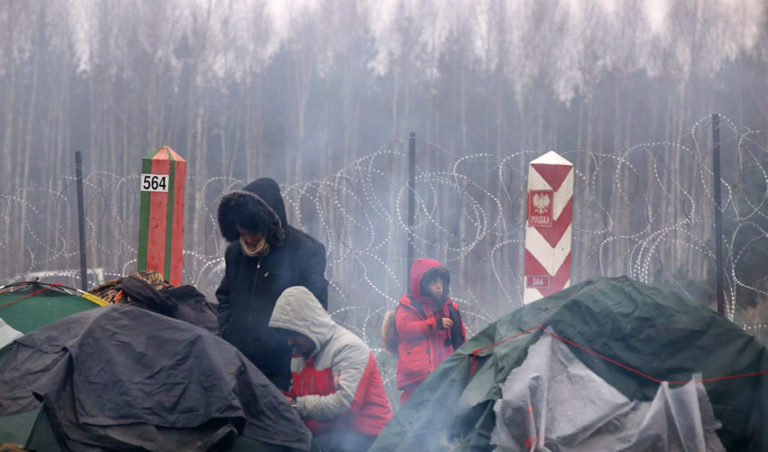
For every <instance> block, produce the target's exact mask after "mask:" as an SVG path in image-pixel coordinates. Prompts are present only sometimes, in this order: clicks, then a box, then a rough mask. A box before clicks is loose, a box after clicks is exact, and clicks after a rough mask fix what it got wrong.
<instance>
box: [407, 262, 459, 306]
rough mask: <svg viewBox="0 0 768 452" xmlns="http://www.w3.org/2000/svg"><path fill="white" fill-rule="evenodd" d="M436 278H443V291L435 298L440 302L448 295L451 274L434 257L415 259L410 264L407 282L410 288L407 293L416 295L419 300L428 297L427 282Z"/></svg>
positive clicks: (412, 295)
mask: <svg viewBox="0 0 768 452" xmlns="http://www.w3.org/2000/svg"><path fill="white" fill-rule="evenodd" d="M437 278H441V279H442V280H443V293H442V295H441V296H440V297H439V299H437V300H436V301H438V302H441V303H442V302H443V301H445V299H446V298H447V297H448V289H449V287H450V284H451V274H450V273H449V272H448V269H447V268H445V267H444V266H443V264H441V263H440V262H438V261H436V260H434V259H416V260H415V261H413V265H412V266H411V278H410V281H409V284H408V287H409V289H410V291H409V294H410V295H411V297H416V298H419V299H421V300H424V299H428V298H430V293H429V287H428V286H429V283H431V282H433V281H434V280H435V279H437Z"/></svg>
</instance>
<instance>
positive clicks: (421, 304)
mask: <svg viewBox="0 0 768 452" xmlns="http://www.w3.org/2000/svg"><path fill="white" fill-rule="evenodd" d="M437 277H440V278H442V279H443V284H444V292H443V294H444V295H443V297H441V299H440V300H436V299H435V298H433V297H431V296H428V295H427V294H429V291H428V288H427V287H426V286H427V285H428V283H429V282H430V281H433V280H434V279H435V278H437ZM449 285H450V275H449V273H448V270H447V269H446V268H445V267H443V265H442V264H441V263H440V262H438V261H436V260H434V259H416V260H415V261H414V263H413V265H412V266H411V275H410V280H409V294H407V295H403V297H402V298H401V299H400V302H399V304H398V307H397V310H396V313H395V323H396V329H397V335H398V339H399V344H398V348H397V355H398V359H397V376H396V378H397V387H398V389H400V390H402V391H403V396H402V397H401V403H405V401H406V400H407V399H408V397H409V396H410V395H411V393H412V392H413V391H414V390H415V389H416V387H417V386H418V385H419V383H421V382H422V381H423V380H424V379H426V378H427V377H428V376H429V375H430V374H431V373H432V372H434V371H435V369H436V368H437V366H439V365H440V363H441V362H443V360H445V359H446V358H447V357H448V356H450V355H451V354H452V353H453V351H454V350H455V349H456V348H458V347H459V346H461V344H463V343H464V341H465V340H466V331H465V329H464V322H463V321H462V319H461V314H460V313H459V307H458V305H456V303H454V302H453V300H451V299H450V298H448V297H447V296H446V295H447V293H448V287H449ZM446 317H447V318H450V319H451V320H452V321H453V325H452V326H451V327H450V328H443V322H442V319H443V318H446Z"/></svg>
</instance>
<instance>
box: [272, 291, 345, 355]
mask: <svg viewBox="0 0 768 452" xmlns="http://www.w3.org/2000/svg"><path fill="white" fill-rule="evenodd" d="M269 326H270V327H272V328H282V329H285V330H290V331H293V332H296V333H300V334H303V335H304V336H307V337H308V338H310V339H311V340H312V342H314V344H315V351H317V350H319V349H320V347H321V346H322V345H323V344H324V343H325V342H327V341H328V339H330V337H331V335H332V334H333V330H334V329H335V328H336V323H335V322H334V321H333V319H332V318H331V316H330V314H328V312H326V311H325V309H323V306H322V305H321V304H320V302H319V301H318V300H317V298H315V296H314V295H313V294H312V292H310V291H309V289H307V288H306V287H303V286H294V287H289V288H287V289H285V290H284V291H283V293H282V294H280V296H279V297H278V298H277V302H276V303H275V309H274V310H273V311H272V318H271V319H270V320H269Z"/></svg>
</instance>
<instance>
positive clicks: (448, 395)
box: [371, 277, 768, 452]
mask: <svg viewBox="0 0 768 452" xmlns="http://www.w3.org/2000/svg"><path fill="white" fill-rule="evenodd" d="M542 326H543V327H551V328H553V330H554V331H557V333H558V335H560V336H561V337H562V338H564V339H566V340H569V341H571V343H575V344H580V345H581V346H583V347H585V348H586V349H588V350H589V351H592V352H595V353H599V354H600V355H602V356H603V358H601V357H599V356H596V355H594V354H592V353H589V352H588V351H586V350H582V349H580V348H578V347H574V346H572V345H569V348H570V349H571V351H572V352H573V354H574V355H575V356H576V357H577V358H578V359H579V361H581V362H582V363H584V365H586V367H587V368H589V369H590V370H591V371H592V372H594V373H595V374H597V375H598V376H599V377H600V378H601V379H603V380H604V381H606V382H607V383H608V384H609V385H610V386H612V387H614V388H615V389H617V390H618V391H619V392H620V393H622V394H623V395H624V396H625V397H627V398H628V399H630V400H638V401H650V400H653V398H654V396H655V395H656V393H657V392H658V388H659V384H660V381H661V380H665V381H669V382H686V381H689V380H690V379H691V378H692V376H693V374H695V373H701V375H702V377H703V379H704V387H705V388H706V391H707V395H708V397H709V400H710V402H711V404H712V408H713V410H714V414H715V418H716V419H717V420H718V421H719V422H720V423H721V424H722V428H721V429H719V430H718V431H717V433H718V436H719V438H720V441H721V442H722V444H723V445H724V446H725V448H726V449H727V450H731V451H764V450H768V429H766V428H764V426H765V425H768V354H767V353H766V347H765V346H763V345H762V344H760V343H759V342H758V341H757V340H756V339H755V338H754V337H752V336H750V335H749V334H747V333H745V332H744V331H743V330H742V329H741V328H739V327H737V326H736V325H734V324H733V323H732V322H730V321H728V320H727V319H725V318H723V317H721V316H719V315H718V314H717V313H715V312H713V311H712V310H710V309H708V308H707V307H706V306H703V305H701V304H697V303H694V302H692V301H689V300H688V299H686V298H685V297H684V296H683V295H681V294H680V293H678V292H673V291H668V290H665V289H662V288H658V287H652V286H648V285H645V284H642V283H639V282H637V281H633V280H631V279H629V278H626V277H619V278H600V279H593V280H588V281H585V282H583V283H580V284H578V285H575V286H573V287H570V288H568V289H565V290H563V291H560V292H557V293H555V294H552V295H550V296H549V297H546V298H544V299H541V300H539V301H536V302H534V303H531V304H528V305H526V306H524V307H521V308H519V309H517V310H516V311H514V312H512V313H511V314H509V315H507V316H505V317H503V318H501V319H500V320H498V321H497V322H495V323H493V324H491V325H489V326H488V327H486V328H485V329H484V330H482V331H481V332H480V333H479V334H477V335H476V336H475V337H473V338H472V339H470V340H468V341H467V343H465V344H464V345H463V346H462V347H460V348H459V349H458V350H457V351H456V352H455V353H454V354H453V355H452V356H450V357H449V358H448V359H446V360H445V361H444V362H443V363H442V364H441V365H440V367H438V368H437V369H436V371H435V372H434V373H433V374H432V375H431V376H430V377H429V378H428V379H427V380H425V381H424V383H422V385H421V386H420V387H419V388H418V389H417V390H416V391H415V392H414V393H413V395H412V396H411V398H410V399H409V400H408V402H407V403H406V404H404V405H403V406H402V407H401V409H400V410H399V411H398V412H397V414H396V415H395V416H394V418H393V419H392V421H390V423H389V424H388V425H387V427H386V428H385V429H384V430H383V431H382V432H381V434H380V435H379V437H378V439H377V440H376V442H375V443H374V445H373V447H372V448H371V451H411V450H419V451H420V452H428V451H431V450H445V449H446V448H449V449H453V450H457V451H461V450H489V448H490V447H491V446H490V439H491V432H492V430H493V428H494V425H495V421H496V419H495V414H494V411H493V406H494V404H495V402H496V400H498V399H499V398H501V396H502V392H501V385H502V383H503V382H504V381H505V380H506V379H507V377H508V376H509V374H510V372H511V371H512V370H513V369H515V368H516V367H518V366H519V365H520V364H521V363H522V362H523V361H524V360H525V358H526V356H527V354H528V348H529V346H531V345H532V344H534V343H535V342H536V341H537V340H538V339H539V337H540V336H541V335H542V334H544V332H543V330H542V329H541V328H540V327H542ZM608 360H614V361H615V362H616V363H620V364H623V365H625V366H628V367H630V368H632V369H635V370H638V371H639V372H642V373H643V375H640V374H638V373H636V372H633V371H630V370H628V369H626V368H623V367H621V366H619V365H617V364H615V363H613V362H610V361H608ZM750 374H751V375H750ZM739 375H745V376H744V377H740V378H723V377H729V376H739ZM648 377H650V378H648ZM447 407H450V409H446V408H447ZM523 440H524V439H523Z"/></svg>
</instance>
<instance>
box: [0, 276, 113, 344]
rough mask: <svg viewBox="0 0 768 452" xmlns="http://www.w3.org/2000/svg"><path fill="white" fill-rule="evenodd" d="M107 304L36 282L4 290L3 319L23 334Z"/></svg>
mask: <svg viewBox="0 0 768 452" xmlns="http://www.w3.org/2000/svg"><path fill="white" fill-rule="evenodd" d="M104 304H105V303H104V302H102V301H101V300H99V299H98V298H96V297H94V296H92V295H88V296H87V297H86V296H84V295H81V294H80V293H79V292H77V291H76V290H75V289H70V288H67V287H64V286H61V285H59V284H46V283H42V282H38V281H32V282H21V283H16V284H12V285H8V286H4V287H2V288H0V318H1V319H3V320H4V321H5V323H7V324H8V325H9V326H10V327H12V328H13V329H15V330H17V331H20V332H21V333H22V334H26V333H29V332H30V331H33V330H35V329H37V328H39V327H41V326H43V325H47V324H48V323H51V322H53V321H55V320H58V319H60V318H62V317H66V316H68V315H70V314H75V313H78V312H82V311H87V310H89V309H94V308H97V307H99V306H103V305H104Z"/></svg>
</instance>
